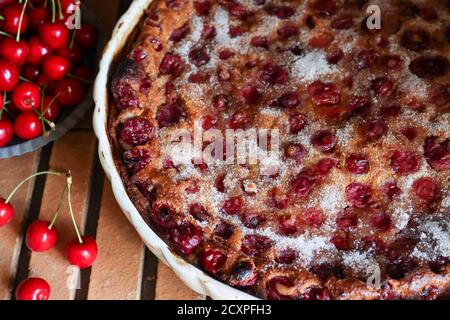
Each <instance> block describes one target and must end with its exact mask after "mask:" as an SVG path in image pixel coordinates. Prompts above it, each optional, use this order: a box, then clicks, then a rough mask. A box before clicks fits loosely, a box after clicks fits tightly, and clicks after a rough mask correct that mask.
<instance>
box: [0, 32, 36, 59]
mask: <svg viewBox="0 0 450 320" xmlns="http://www.w3.org/2000/svg"><path fill="white" fill-rule="evenodd" d="M0 52H1V55H2V57H3V58H5V59H6V60H8V61H9V62H11V63H13V64H15V65H17V66H21V65H23V64H25V62H26V61H27V58H28V55H29V54H30V47H29V46H28V43H27V42H25V41H23V40H21V41H18V42H17V41H16V40H14V39H12V38H4V39H3V41H2V43H1V45H0Z"/></svg>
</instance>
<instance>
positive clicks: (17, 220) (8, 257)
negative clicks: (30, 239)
mask: <svg viewBox="0 0 450 320" xmlns="http://www.w3.org/2000/svg"><path fill="white" fill-rule="evenodd" d="M38 158H39V152H33V153H29V154H27V155H25V156H22V157H17V158H12V159H5V160H0V177H1V179H0V181H1V183H0V196H2V197H4V198H6V197H7V196H8V194H9V193H10V192H11V191H12V189H14V187H15V186H16V185H17V183H19V182H20V181H21V180H23V179H25V178H27V177H28V176H30V175H31V174H32V173H34V171H35V169H36V167H37V164H38ZM33 185H34V181H30V183H29V184H28V185H25V186H24V187H23V188H22V189H20V190H19V191H18V192H17V193H16V195H15V197H14V198H13V200H12V205H13V206H14V211H15V216H14V220H13V221H12V222H11V223H10V224H8V225H7V226H4V227H2V228H0V239H1V240H0V300H4V299H9V298H10V293H11V290H12V283H13V281H14V277H15V274H16V269H17V261H18V257H19V252H20V247H21V243H22V235H21V234H20V233H21V229H22V223H23V221H24V220H25V216H26V213H27V210H28V207H29V205H30V199H31V194H32V192H33Z"/></svg>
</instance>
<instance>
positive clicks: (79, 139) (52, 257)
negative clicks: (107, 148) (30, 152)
mask: <svg viewBox="0 0 450 320" xmlns="http://www.w3.org/2000/svg"><path fill="white" fill-rule="evenodd" d="M95 147H96V143H95V139H94V136H93V134H92V133H90V132H72V133H69V134H68V135H66V136H65V137H63V138H62V139H60V140H58V141H57V142H56V143H55V144H54V146H53V152H52V155H51V160H50V168H51V169H53V170H63V171H64V170H68V169H70V170H72V174H73V190H72V191H73V192H72V205H73V210H74V213H75V217H76V220H77V224H78V226H81V229H83V227H82V226H84V223H85V219H86V212H87V208H88V203H89V187H90V177H91V173H92V164H93V159H94V154H95V152H96V150H95ZM64 184H65V178H64V177H49V178H48V179H47V182H46V185H45V190H44V196H43V199H42V206H41V212H40V219H44V220H48V221H50V220H51V219H52V216H53V213H54V211H55V209H56V208H57V206H58V200H59V198H60V195H61V192H62V191H63V189H64ZM56 227H57V230H58V232H59V240H58V245H57V246H56V248H54V249H52V250H51V251H49V252H45V253H33V254H32V256H31V261H30V276H39V277H42V278H44V279H46V280H47V281H48V282H49V284H50V286H51V287H52V288H53V291H52V294H51V298H52V299H73V298H74V294H75V290H74V289H69V288H68V286H67V282H68V281H70V279H72V277H74V276H76V275H77V271H76V270H74V268H70V266H69V263H68V262H67V260H66V259H65V257H64V248H65V245H66V244H67V243H68V242H69V241H70V240H72V239H73V238H75V231H74V229H73V226H72V224H71V219H70V216H69V211H68V206H67V201H66V202H65V203H64V205H63V206H62V209H61V214H60V216H59V218H58V221H57V223H56Z"/></svg>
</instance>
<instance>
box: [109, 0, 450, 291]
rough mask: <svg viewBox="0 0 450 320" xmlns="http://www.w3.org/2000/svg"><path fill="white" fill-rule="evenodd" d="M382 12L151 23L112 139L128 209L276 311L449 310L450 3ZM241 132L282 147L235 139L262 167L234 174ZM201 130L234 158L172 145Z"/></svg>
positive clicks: (330, 5)
mask: <svg viewBox="0 0 450 320" xmlns="http://www.w3.org/2000/svg"><path fill="white" fill-rule="evenodd" d="M375 3H376V7H375V8H374V7H373V6H372V7H371V8H369V10H368V7H369V5H373V4H374V3H373V1H371V2H370V3H369V2H368V1H364V0H349V1H339V0H309V1H300V0H290V1H288V0H284V1H283V0H279V1H265V0H240V1H237V0H194V1H193V0H165V1H163V0H157V1H154V2H153V3H152V4H151V6H150V7H149V8H148V9H147V11H146V13H145V19H144V21H143V23H142V24H141V27H140V30H138V32H137V36H136V39H133V41H134V42H133V44H132V46H131V49H130V50H129V52H128V53H127V55H126V57H125V58H124V59H123V60H122V61H120V64H119V65H118V67H117V72H116V74H115V75H114V76H113V79H112V81H111V108H110V115H109V130H110V136H111V140H112V141H113V145H114V152H115V155H116V163H117V166H118V167H119V169H120V172H121V175H122V178H123V181H124V183H125V185H126V187H127V191H128V194H129V196H130V197H131V199H132V201H133V202H134V204H135V205H136V207H137V208H138V210H139V211H140V213H141V214H142V216H143V217H144V219H145V220H146V221H147V222H148V224H149V225H150V226H151V227H152V228H153V229H154V230H155V231H156V232H158V234H159V235H160V236H161V237H162V238H163V239H164V240H165V241H167V243H168V244H169V245H170V247H171V248H172V249H173V250H174V251H175V252H176V253H177V254H179V255H181V256H183V257H184V258H185V259H186V260H187V261H189V262H190V263H193V264H195V265H197V266H198V267H199V268H201V269H202V270H204V271H205V272H207V273H208V274H210V275H211V276H213V277H215V278H217V279H219V280H221V281H223V282H225V283H227V284H229V285H231V286H234V287H237V288H241V289H242V290H244V291H246V292H250V293H252V294H255V295H257V296H259V297H261V298H265V299H435V298H439V297H442V296H444V295H446V294H448V291H449V288H450V266H449V257H450V200H449V199H450V195H449V188H448V183H449V171H450V130H449V125H450V114H449V111H450V85H449V83H450V81H449V80H450V62H449V56H450V44H449V43H450V2H449V1H446V0H442V1H439V0H436V1H419V0H415V1H412V0H411V1H407V0H391V1H387V0H386V1H375ZM371 10H375V11H371ZM377 10H379V12H380V18H381V28H376V25H375V28H372V26H374V24H373V23H375V22H376V21H377V20H376V12H377ZM374 19H375V20H374ZM130 45H131V44H130ZM227 129H233V130H237V131H239V130H241V131H240V133H241V134H242V132H244V131H245V130H246V131H245V132H244V133H247V134H248V133H249V132H253V131H252V130H255V132H257V133H260V132H263V131H264V130H263V129H266V130H267V131H268V132H269V139H268V141H269V143H268V145H267V146H264V144H259V142H260V140H261V139H262V137H263V136H261V135H259V140H257V142H258V143H257V144H256V145H252V144H251V139H250V136H251V135H247V136H238V138H237V141H239V137H240V138H242V139H241V142H242V140H243V141H244V146H247V147H248V149H246V150H251V152H250V155H254V156H257V158H258V161H257V162H256V163H253V162H250V161H244V162H239V163H238V162H237V161H224V159H225V160H228V159H229V158H228V157H229V156H230V154H234V153H235V154H236V155H237V156H239V155H240V153H239V149H237V151H236V150H235V151H236V152H234V153H233V151H231V150H232V148H231V146H230V145H228V144H226V143H225V142H223V141H222V140H219V136H220V134H222V137H226V133H227V132H226V130H227ZM201 131H203V134H204V135H203V141H202V142H200V146H199V148H200V149H199V150H202V149H203V151H205V152H206V150H207V149H208V148H207V146H208V145H210V144H213V142H216V144H215V145H217V143H218V141H220V145H222V146H223V145H225V153H224V155H221V156H220V157H218V156H217V154H214V153H213V155H215V157H212V158H208V159H206V158H205V159H201V160H203V161H198V160H199V159H198V154H195V155H194V156H192V154H191V153H189V152H187V150H188V149H186V148H180V146H186V145H185V144H181V143H180V140H174V139H173V137H174V135H179V133H180V132H182V133H183V134H184V136H183V137H182V138H183V139H186V140H183V141H191V142H192V145H195V141H196V140H195V139H196V138H197V136H198V132H201ZM208 132H210V133H215V135H210V136H209V138H208V134H207V133H208ZM211 137H213V138H211ZM179 138H180V137H179ZM224 141H225V139H224ZM252 146H253V147H254V148H253V149H252ZM277 146H279V152H277V149H276V147H277ZM189 150H191V149H189ZM208 150H209V149H208ZM233 150H234V149H233Z"/></svg>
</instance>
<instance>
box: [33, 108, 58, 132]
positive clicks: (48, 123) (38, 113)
mask: <svg viewBox="0 0 450 320" xmlns="http://www.w3.org/2000/svg"><path fill="white" fill-rule="evenodd" d="M33 111H34V113H36V115H37V116H38V118H39V119H40V120H41V121H44V122H45V124H46V125H48V126H49V127H50V129H51V131H55V129H56V125H55V123H54V122H53V121H50V120H48V119H47V118H46V117H44V115H43V114H42V113H41V112H39V111H37V110H36V109H33Z"/></svg>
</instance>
